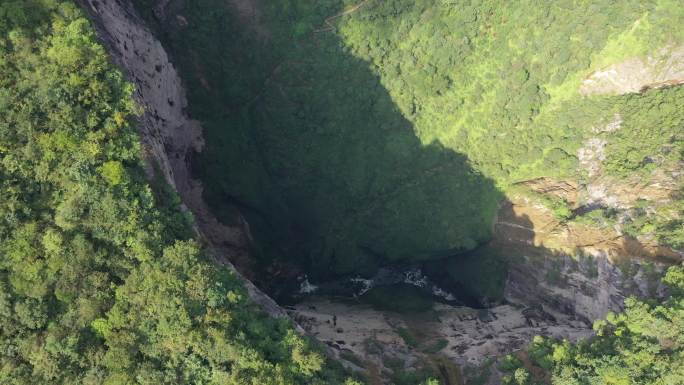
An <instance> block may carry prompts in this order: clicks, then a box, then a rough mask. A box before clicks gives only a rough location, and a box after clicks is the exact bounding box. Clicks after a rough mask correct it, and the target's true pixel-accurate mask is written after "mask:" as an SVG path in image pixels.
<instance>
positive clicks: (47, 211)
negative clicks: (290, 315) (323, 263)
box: [0, 0, 353, 385]
mask: <svg viewBox="0 0 684 385" xmlns="http://www.w3.org/2000/svg"><path fill="white" fill-rule="evenodd" d="M132 92H133V86H132V85H131V84H129V83H127V82H126V81H125V79H124V78H123V76H122V74H121V73H120V72H119V71H118V70H116V69H115V68H114V67H113V66H112V64H110V62H109V60H108V57H107V54H106V52H105V50H104V48H103V47H102V46H101V45H99V44H98V43H97V42H96V38H95V36H94V32H93V30H92V28H91V26H90V23H89V21H88V20H86V19H85V18H84V16H83V14H82V12H81V11H80V9H78V8H77V7H76V6H75V5H74V4H73V3H72V2H71V1H59V0H54V1H53V0H48V1H42V0H41V1H26V0H17V1H2V2H0V111H1V112H0V196H1V197H2V199H0V383H2V384H3V385H20V384H107V385H124V384H150V385H153V384H154V385H158V384H174V385H175V384H240V385H244V384H254V385H263V384H321V385H323V384H335V383H343V382H344V380H343V379H342V378H341V371H340V370H339V369H336V366H331V365H332V364H330V363H328V362H327V361H326V359H325V358H324V355H323V354H322V353H320V352H319V351H317V350H316V349H313V348H312V347H310V344H309V342H308V341H307V340H305V339H302V338H301V337H300V336H299V335H297V334H296V333H295V332H294V331H293V329H292V327H291V325H290V324H289V323H288V322H287V321H285V320H274V319H270V318H268V317H267V316H266V315H265V314H263V313H262V312H261V311H260V310H258V309H257V308H256V307H255V305H253V304H251V303H250V302H249V301H248V299H247V298H246V293H245V291H244V290H243V288H242V286H241V284H240V283H239V282H238V281H237V279H236V278H235V277H234V276H233V275H232V274H231V273H230V272H229V271H228V270H226V269H225V268H222V267H220V266H217V265H216V264H214V263H212V262H211V261H210V260H209V259H207V258H206V256H205V252H204V251H203V250H202V248H201V247H200V246H199V245H198V244H197V243H196V242H195V241H193V240H192V237H191V233H190V230H189V226H188V218H187V217H186V216H185V215H183V214H182V213H181V212H180V211H179V209H178V207H177V203H178V200H177V198H176V197H175V196H174V195H173V194H170V193H169V192H168V189H167V188H166V187H165V186H163V185H161V184H160V185H150V184H149V183H148V182H146V179H145V175H144V173H143V169H142V164H141V159H140V144H139V136H138V134H137V132H136V130H135V127H134V122H135V115H136V114H138V113H139V111H138V109H137V107H136V105H135V103H134V102H133V99H132ZM347 383H348V384H351V383H353V381H352V380H349V382H347Z"/></svg>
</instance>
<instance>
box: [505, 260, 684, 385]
mask: <svg viewBox="0 0 684 385" xmlns="http://www.w3.org/2000/svg"><path fill="white" fill-rule="evenodd" d="M663 282H664V283H666V284H668V285H669V286H670V289H671V292H672V295H671V296H670V297H669V298H668V299H667V300H665V301H664V302H661V303H658V302H655V301H641V300H637V299H633V298H631V299H628V300H627V301H626V303H625V304H626V309H625V311H624V312H623V313H620V314H612V313H611V314H609V315H608V317H607V318H606V320H599V321H596V322H595V323H594V330H595V331H596V337H594V338H591V339H589V340H587V341H582V342H580V343H578V344H576V345H573V344H570V343H569V342H567V341H563V342H556V341H553V340H549V339H544V338H541V337H536V338H535V339H534V341H533V343H532V344H531V345H530V347H529V348H528V354H529V357H530V360H531V361H532V363H533V364H534V365H535V366H537V367H538V368H540V369H545V370H547V371H549V372H551V374H552V383H553V384H554V385H585V384H586V385H589V384H591V385H665V384H667V385H680V384H684V338H683V336H684V266H675V267H671V268H670V269H669V270H668V272H667V274H666V276H665V278H664V279H663ZM507 362H509V363H510V364H507V365H504V366H502V369H504V370H506V371H508V372H513V373H514V377H515V380H517V378H518V371H519V370H520V369H519V368H521V363H520V362H519V361H518V362H517V363H516V362H514V361H510V360H509V361H507ZM512 383H515V382H512Z"/></svg>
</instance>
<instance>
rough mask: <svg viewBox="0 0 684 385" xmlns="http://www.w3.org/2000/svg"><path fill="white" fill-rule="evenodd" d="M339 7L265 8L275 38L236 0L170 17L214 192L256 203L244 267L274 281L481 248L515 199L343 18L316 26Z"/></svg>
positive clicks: (250, 205) (172, 46)
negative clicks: (406, 101) (393, 83)
mask: <svg viewBox="0 0 684 385" xmlns="http://www.w3.org/2000/svg"><path fill="white" fill-rule="evenodd" d="M338 11H339V9H336V7H334V6H327V7H326V6H324V5H317V6H315V7H314V9H313V10H300V11H297V10H289V11H288V12H289V13H287V12H286V14H276V13H274V11H273V10H272V9H271V10H264V11H263V13H265V14H268V15H270V16H268V17H264V20H262V21H261V23H263V25H262V26H261V27H264V26H265V27H266V28H268V30H269V31H268V32H269V33H268V35H269V36H270V37H268V38H265V37H264V36H263V34H257V33H254V31H253V30H252V29H251V27H250V26H249V25H245V21H244V20H242V19H241V18H239V17H237V16H235V15H234V14H233V11H232V9H230V8H229V7H227V6H226V2H225V1H218V0H201V1H197V2H193V3H192V4H190V3H189V2H188V4H185V5H183V4H181V3H179V2H171V5H169V6H168V7H167V11H166V14H165V18H164V19H163V20H158V22H159V23H158V27H159V30H160V31H164V32H163V33H162V34H161V36H162V40H163V41H164V42H165V44H166V46H167V49H168V50H169V51H170V52H171V54H172V56H173V57H174V60H175V61H176V63H177V64H178V66H179V68H180V71H181V74H182V75H183V78H184V81H185V83H186V85H187V88H188V93H189V95H188V96H189V101H190V109H191V111H190V112H191V114H192V115H193V117H194V118H197V119H199V120H201V121H202V123H203V127H204V135H205V140H206V147H205V149H204V151H203V153H202V154H200V155H199V156H198V157H197V159H196V161H195V163H194V166H195V172H196V174H197V175H198V176H199V177H200V178H201V179H202V180H203V183H204V187H205V198H206V200H207V201H208V203H209V204H210V205H211V206H212V207H213V209H214V210H215V211H216V213H217V216H218V217H219V218H220V219H221V220H223V221H225V222H226V223H230V222H231V221H235V220H236V218H237V217H238V214H237V213H240V214H242V215H243V216H244V217H246V219H247V222H248V223H249V225H250V229H251V235H252V237H253V241H254V242H253V244H254V255H255V257H256V263H254V264H253V265H252V266H243V268H247V269H251V270H252V271H253V272H254V274H253V275H252V277H253V278H256V281H257V282H259V283H260V284H261V285H262V286H265V287H266V288H267V289H269V286H275V285H282V283H283V282H284V281H286V282H289V283H293V282H294V279H293V277H294V276H296V275H299V274H301V273H302V272H306V273H308V274H309V275H310V276H313V278H314V279H319V280H320V279H329V278H331V277H335V276H340V275H347V274H361V275H370V274H372V273H373V272H374V271H375V270H376V269H377V268H378V267H379V266H382V265H386V264H392V263H397V262H406V261H424V260H429V259H437V258H443V257H446V256H452V255H454V254H458V253H460V252H463V251H467V250H471V249H473V248H475V247H476V246H477V245H479V244H482V243H484V242H486V241H487V240H488V239H489V238H490V236H491V221H492V219H493V217H494V215H495V212H496V208H497V204H498V202H499V201H500V200H501V199H502V194H501V193H500V192H499V191H498V190H497V189H496V187H495V185H494V183H493V182H492V181H491V180H489V179H487V178H485V177H484V176H482V175H480V174H479V173H478V172H476V171H474V170H473V169H472V168H471V166H470V165H469V163H468V160H467V158H466V157H465V156H463V155H462V154H458V153H455V152H453V151H451V150H449V149H446V148H444V147H442V146H441V145H439V144H434V143H433V144H429V145H424V144H423V143H421V142H420V141H419V140H418V139H417V137H416V135H415V134H414V129H413V127H412V125H411V123H410V122H408V121H407V120H406V119H404V117H403V116H402V114H401V112H400V111H399V110H398V109H397V107H396V106H395V104H394V102H393V101H392V99H391V98H390V96H389V95H388V94H387V91H386V90H385V88H384V87H383V86H382V84H381V83H380V81H379V79H378V78H377V77H376V75H375V74H374V73H373V72H372V71H371V70H370V69H369V64H368V63H365V62H363V61H361V60H359V59H357V58H355V57H353V56H352V55H350V54H349V53H348V52H346V50H345V49H344V47H343V44H342V42H340V41H339V39H338V38H337V36H336V35H335V33H334V32H327V33H313V32H312V30H313V29H314V28H313V27H314V26H316V25H318V24H322V23H323V20H324V19H325V16H329V15H330V14H335V13H336V12H338ZM148 16H149V17H152V16H151V15H148ZM307 23H308V24H307ZM276 277H281V278H282V279H280V280H278V279H275V280H274V279H273V278H276ZM270 289H273V287H270ZM269 291H271V292H273V290H269Z"/></svg>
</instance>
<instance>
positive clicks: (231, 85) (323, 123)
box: [0, 0, 684, 385]
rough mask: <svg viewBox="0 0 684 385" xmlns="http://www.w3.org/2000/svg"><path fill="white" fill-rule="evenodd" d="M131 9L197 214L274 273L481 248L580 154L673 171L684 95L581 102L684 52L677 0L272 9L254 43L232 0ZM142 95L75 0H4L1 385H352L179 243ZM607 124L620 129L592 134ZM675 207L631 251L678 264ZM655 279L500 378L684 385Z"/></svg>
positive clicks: (682, 321) (223, 273) (644, 171)
mask: <svg viewBox="0 0 684 385" xmlns="http://www.w3.org/2000/svg"><path fill="white" fill-rule="evenodd" d="M136 3H137V5H139V7H140V11H141V13H143V14H144V15H145V17H146V18H147V19H148V20H150V22H152V23H160V24H156V27H157V28H158V32H159V33H160V34H161V36H162V38H163V39H164V40H165V42H166V43H167V44H168V45H169V47H170V48H171V51H172V53H173V54H174V55H175V56H174V59H175V60H177V61H178V64H179V68H180V70H181V71H182V73H183V75H184V78H185V79H186V82H187V85H188V88H189V93H190V95H189V96H190V101H191V106H190V109H191V112H192V114H193V116H194V117H197V118H199V119H201V120H202V122H203V124H204V127H205V135H206V139H207V143H208V145H207V148H206V150H205V152H204V153H203V154H202V156H201V158H200V159H198V161H197V162H196V167H197V170H196V171H197V173H198V175H200V176H201V177H202V178H204V181H205V185H206V196H207V198H208V200H209V201H210V203H211V204H212V205H213V207H214V208H215V209H216V210H217V212H218V213H219V214H221V213H223V214H224V215H225V216H226V217H227V216H228V212H229V210H231V207H230V206H229V204H230V205H233V206H238V207H239V208H240V209H241V210H243V211H244V212H245V214H246V216H247V217H248V219H249V222H250V224H252V226H253V228H254V230H255V240H256V242H255V247H257V248H258V249H256V250H255V255H256V256H257V257H258V258H261V259H262V262H263V263H264V265H267V264H268V263H270V262H271V261H272V260H273V259H274V258H282V259H286V260H288V261H293V262H294V263H296V264H298V265H300V266H302V267H303V269H305V270H307V271H309V272H311V273H314V274H316V275H318V276H320V277H325V276H331V275H336V274H345V273H360V274H371V273H372V272H373V271H374V270H375V269H376V268H377V267H378V266H380V265H382V264H384V263H388V262H392V261H406V260H429V259H436V258H442V257H444V256H447V255H451V254H453V253H457V252H462V251H465V250H472V249H474V248H475V247H476V246H477V245H478V244H481V243H483V242H485V241H486V240H487V239H488V238H489V236H490V232H491V228H490V227H491V220H492V218H493V216H494V214H495V211H496V209H497V204H498V202H499V201H500V200H502V199H504V194H505V193H506V192H507V191H508V189H509V187H510V185H511V184H512V183H514V182H517V181H520V180H523V179H527V178H532V177H536V176H542V175H543V176H553V177H557V178H578V179H580V180H581V179H582V178H583V177H584V176H583V175H582V172H581V171H580V170H579V168H578V159H577V157H576V155H575V154H577V150H578V149H579V148H580V147H581V146H582V143H583V142H584V141H585V140H586V139H587V138H590V137H593V136H595V135H600V137H601V138H604V139H606V140H607V143H608V144H607V154H608V155H607V158H606V162H605V171H606V172H607V173H609V174H610V175H614V176H617V177H625V176H628V175H635V174H637V175H643V176H645V177H646V176H648V175H649V173H651V172H652V171H653V170H655V169H656V168H666V167H671V166H672V165H676V164H677V162H681V160H682V156H683V154H684V138H683V137H682V132H683V130H682V128H683V127H684V88H682V87H673V88H665V89H659V90H648V91H645V92H643V93H639V94H632V95H623V96H616V95H606V96H592V97H588V98H585V97H580V96H579V95H578V94H577V92H576V91H577V87H578V86H579V83H580V81H581V79H582V78H584V77H585V76H586V75H587V74H588V73H590V72H591V71H593V70H595V69H597V68H601V67H603V66H605V65H606V64H609V63H613V62H616V61H619V60H621V59H624V58H626V57H630V56H634V55H637V56H638V55H644V54H645V53H646V50H647V49H648V48H650V47H658V46H664V45H666V44H669V43H671V42H681V41H684V38H683V36H682V34H683V33H684V31H683V30H682V28H681V25H683V24H684V12H682V11H681V9H680V8H679V7H680V4H678V2H677V1H676V0H654V1H622V2H619V3H614V2H610V1H607V0H606V1H603V0H597V1H593V2H584V1H575V2H573V1H557V2H547V3H539V2H524V1H520V2H498V1H471V2H464V3H463V4H460V3H459V4H458V6H456V5H455V3H454V2H451V1H431V0H393V1H373V0H369V1H367V2H363V3H354V2H342V1H338V0H318V1H315V0H289V1H270V2H267V1H263V5H264V8H263V10H262V14H261V17H260V18H258V20H256V25H255V26H254V27H253V28H254V29H250V28H246V27H245V25H243V24H241V23H244V21H239V17H237V16H236V15H235V13H234V12H233V11H232V9H231V8H230V7H228V6H227V5H226V2H225V1H223V0H195V1H192V2H190V1H188V2H187V3H186V4H185V5H184V6H183V8H182V10H180V11H181V12H182V13H183V15H184V17H185V18H186V20H187V21H188V24H187V25H186V26H181V25H175V26H169V25H165V24H163V23H164V22H159V21H157V22H155V21H154V20H155V18H154V15H153V14H152V13H151V7H150V6H151V4H152V2H151V1H150V0H136ZM355 5H362V6H361V7H358V8H357V7H355ZM345 9H347V10H352V9H353V10H354V12H353V13H350V15H349V17H346V16H345V17H339V18H335V19H329V17H330V16H333V15H336V14H338V13H340V12H342V11H343V10H345ZM352 16H353V17H352ZM326 19H327V20H328V21H327V22H326ZM170 22H171V23H173V21H170ZM252 22H253V23H254V22H255V21H254V20H253V21H252ZM218 41H220V42H223V44H217V43H216V42H218ZM246 47H249V48H246ZM133 92H134V87H133V85H132V84H130V83H128V82H127V81H126V79H125V78H124V76H123V74H122V73H121V72H120V71H119V70H117V69H116V68H115V67H114V66H113V65H112V63H111V62H110V61H109V59H108V57H107V53H106V51H105V49H104V48H103V47H102V46H101V45H100V44H99V43H98V42H97V39H96V36H95V34H94V31H93V28H92V27H91V25H90V22H89V21H88V20H87V19H86V18H85V17H84V14H83V12H82V11H81V10H80V9H79V8H78V7H77V6H76V5H75V4H74V3H73V2H72V1H71V0H0V383H1V384H8V385H23V384H92V385H94V384H106V385H124V384H126V385H127V384H141V385H142V384H149V385H152V384H155V385H156V384H217V385H218V384H236V385H237V384H240V385H242V384H253V385H268V384H274V385H275V384H279V385H286V384H287V385H289V384H302V385H304V384H312V385H313V384H320V385H324V384H346V385H352V384H357V385H358V384H359V383H358V382H357V381H356V380H353V379H350V378H347V374H346V373H345V372H344V370H343V369H342V368H341V367H340V366H339V365H338V364H336V363H334V362H332V361H331V360H329V359H328V358H326V356H325V355H324V354H323V352H322V350H321V349H319V348H318V347H316V346H314V344H313V343H312V342H311V341H310V340H308V339H306V338H303V337H301V336H299V335H298V334H297V333H295V331H294V329H293V327H292V325H291V324H290V322H289V321H287V320H275V319H271V318H269V317H267V316H266V315H265V314H264V313H263V312H261V311H260V310H259V309H258V308H257V307H256V306H255V305H254V304H252V303H250V302H249V300H248V298H247V296H246V293H245V290H244V288H243V287H242V286H241V284H240V283H239V281H238V280H237V278H236V277H235V276H234V275H233V274H231V273H230V272H229V271H228V270H227V269H225V268H223V267H221V266H220V265H218V264H216V263H215V262H214V261H213V260H212V259H211V257H210V255H209V252H208V251H207V250H205V249H203V247H202V245H201V244H200V243H199V242H197V241H196V240H195V239H194V235H193V233H192V231H191V226H190V225H191V220H192V219H191V218H190V217H189V216H188V215H187V214H185V213H184V212H182V211H181V210H180V208H179V203H180V202H179V199H178V197H177V196H176V195H175V194H174V193H173V192H172V191H170V189H169V187H168V186H166V185H165V184H164V182H163V180H161V179H160V178H152V179H148V176H147V175H146V174H145V172H144V170H143V159H142V158H141V145H140V143H139V135H138V133H137V132H136V129H135V128H136V127H135V124H136V116H137V115H139V114H140V113H141V111H140V110H139V107H137V106H136V104H135V102H134V100H133V96H132V95H133ZM616 114H619V115H620V116H621V119H622V129H621V130H619V131H616V132H614V133H613V132H604V133H599V134H597V133H596V132H595V131H594V130H593V127H595V126H596V125H601V124H608V123H609V122H610V121H611V119H613V117H614V116H615V115H616ZM656 155H657V156H656ZM646 159H648V160H649V161H645V160H646ZM682 191H684V190H682ZM677 194H678V193H677V192H675V193H673V200H672V202H671V204H669V205H668V206H666V207H664V208H662V209H661V211H660V212H656V213H651V212H650V211H649V210H647V205H646V204H645V205H644V208H643V211H644V213H645V214H644V215H643V216H641V217H637V218H634V222H633V223H632V225H631V227H630V228H628V229H627V230H628V231H631V232H633V233H634V234H635V235H636V234H644V233H648V234H653V235H655V236H656V237H658V239H659V240H660V241H661V242H662V243H664V244H668V245H671V246H673V247H678V248H681V247H682V246H683V245H684V226H682V221H681V218H682V216H684V197H682V195H681V193H679V194H680V195H677ZM673 213H675V214H673ZM677 213H679V216H677V215H676V214H677ZM478 255H479V254H478V253H477V252H476V253H474V254H469V257H468V258H467V259H465V260H463V261H461V262H462V263H459V262H458V261H457V260H455V261H450V262H449V263H448V264H447V265H446V266H445V269H444V270H447V271H448V272H449V273H450V274H453V275H454V276H455V277H458V279H460V280H461V281H462V282H463V284H464V285H466V286H471V285H476V283H474V282H473V281H475V280H477V279H478V278H480V277H481V276H482V275H487V277H485V280H486V278H490V277H491V276H495V275H497V274H498V273H499V272H498V270H499V268H498V267H497V266H498V265H497V263H498V262H496V261H494V262H493V261H491V260H488V259H487V258H484V257H483V258H478ZM480 261H484V262H482V263H485V264H487V269H484V270H483V268H482V266H480V265H478V263H480ZM494 270H497V271H494ZM664 282H665V283H666V284H668V285H669V286H670V292H671V296H670V297H669V298H668V299H667V300H665V301H662V302H656V301H652V300H637V299H629V300H628V301H627V304H626V305H627V308H626V310H625V312H623V313H620V314H611V315H609V316H608V318H607V319H606V320H600V321H597V322H596V323H595V331H596V333H597V336H596V338H593V339H590V340H587V341H584V342H581V343H579V344H575V345H573V344H570V343H568V342H565V341H553V340H549V339H544V338H536V339H535V340H534V341H533V342H532V345H531V346H530V348H529V349H528V350H527V352H526V356H525V357H526V358H529V359H525V360H521V359H518V358H515V357H513V356H511V357H509V358H507V359H506V360H504V363H503V364H502V367H501V369H502V370H505V371H507V372H509V374H508V375H507V377H505V378H504V381H506V382H508V383H510V384H517V385H531V384H536V383H540V384H543V383H553V384H556V385H594V384H605V385H632V384H634V385H636V384H639V385H641V384H644V385H677V384H684V339H683V338H684V337H683V336H684V270H683V268H682V267H673V268H671V269H670V270H669V272H668V274H667V275H666V277H665V278H664ZM498 283H499V282H494V281H493V280H490V281H488V282H487V290H488V291H491V292H492V293H494V292H498V291H500V290H501V288H500V287H498ZM391 294H396V293H390V295H391ZM376 295H377V293H376ZM378 298H379V299H378ZM368 300H369V301H371V302H372V301H373V300H374V298H373V297H371V298H369V299H368ZM375 300H376V301H377V302H379V303H380V305H391V304H388V303H385V302H386V301H385V300H384V299H383V297H382V296H378V297H377V298H376V299H375ZM395 300H396V298H395ZM425 383H426V384H430V385H436V383H437V381H435V380H427V382H425Z"/></svg>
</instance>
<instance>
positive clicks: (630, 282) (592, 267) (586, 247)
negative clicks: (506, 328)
mask: <svg viewBox="0 0 684 385" xmlns="http://www.w3.org/2000/svg"><path fill="white" fill-rule="evenodd" d="M495 242H497V244H498V247H500V248H501V249H502V250H506V251H507V252H508V253H509V255H511V256H517V258H513V259H512V260H511V263H510V267H509V276H508V281H507V283H506V289H505V297H506V299H507V300H508V301H511V302H514V303H520V304H534V303H538V304H542V305H543V306H544V309H545V310H546V311H548V312H560V313H563V314H566V315H570V316H575V317H577V318H578V319H580V320H583V321H585V322H590V321H592V320H594V319H598V318H602V317H604V316H605V315H606V314H607V313H608V312H609V311H619V310H621V309H622V307H623V302H624V299H625V298H627V297H628V296H631V295H635V296H639V297H652V296H656V297H662V296H664V295H665V294H666V293H665V290H664V287H662V286H661V285H659V284H658V282H659V281H658V278H659V277H660V276H661V275H662V274H663V272H664V270H665V269H666V267H667V264H666V263H664V262H665V261H672V262H676V261H682V260H684V255H682V254H681V253H679V252H677V251H674V250H671V249H669V248H666V247H662V246H659V245H657V244H655V243H652V242H645V241H639V240H634V239H630V238H627V237H624V236H622V234H620V233H619V231H618V229H615V228H612V227H607V228H599V227H596V226H588V225H584V224H581V223H573V222H570V223H563V222H561V221H560V220H558V219H557V218H556V217H555V216H554V215H553V212H552V211H551V210H549V209H547V208H546V207H544V206H542V205H539V204H536V203H535V202H534V200H532V199H529V198H526V197H513V200H512V201H510V202H507V203H506V204H505V205H504V206H503V207H502V209H501V210H500V212H499V216H498V219H497V221H496V223H495Z"/></svg>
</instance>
